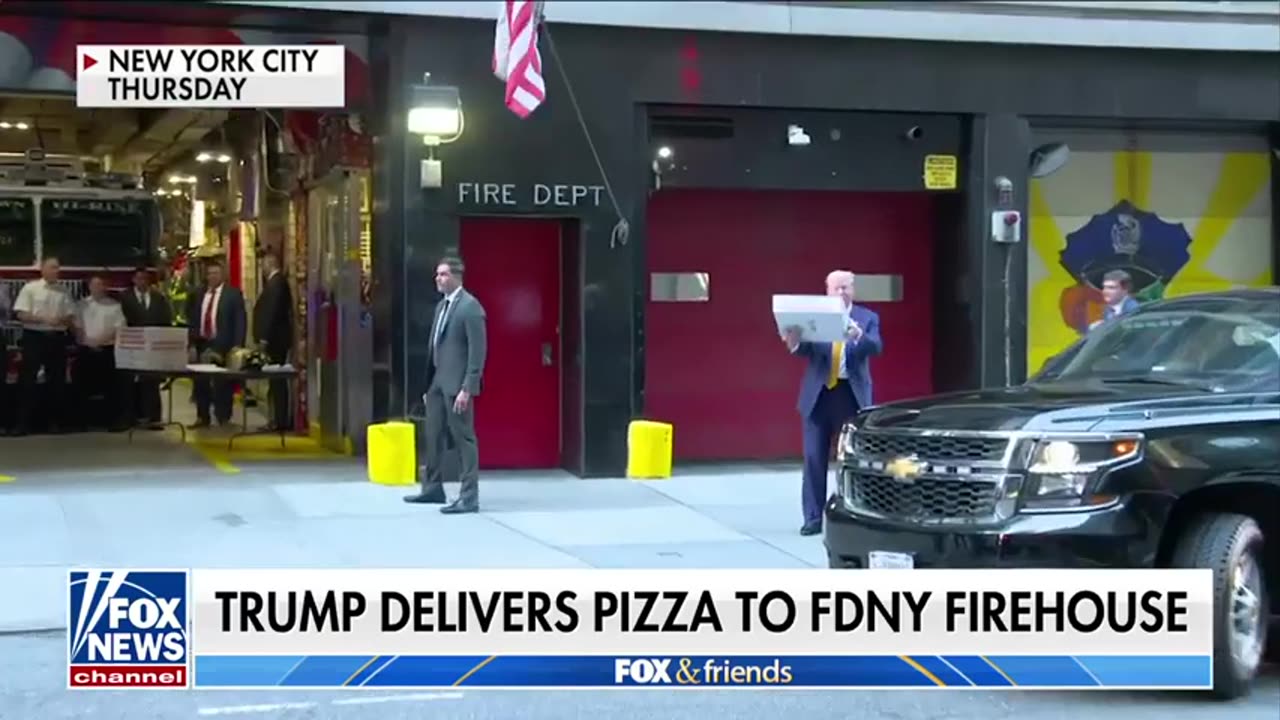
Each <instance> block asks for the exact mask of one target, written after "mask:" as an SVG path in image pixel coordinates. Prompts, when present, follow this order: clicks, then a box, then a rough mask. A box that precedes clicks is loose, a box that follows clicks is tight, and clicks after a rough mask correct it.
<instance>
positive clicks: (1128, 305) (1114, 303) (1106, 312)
mask: <svg viewBox="0 0 1280 720" xmlns="http://www.w3.org/2000/svg"><path fill="white" fill-rule="evenodd" d="M1132 288H1133V278H1131V277H1129V273H1127V272H1125V271H1123V270H1112V271H1111V272H1109V273H1107V274H1106V275H1103V276H1102V300H1103V302H1105V303H1106V304H1107V306H1106V307H1105V308H1103V310H1102V319H1101V320H1098V321H1097V322H1095V323H1093V324H1092V325H1090V326H1089V329H1090V330H1092V329H1094V328H1096V327H1098V326H1099V325H1105V324H1106V323H1109V322H1111V321H1112V320H1115V319H1116V318H1118V317H1120V316H1121V315H1128V314H1129V313H1131V312H1133V311H1134V310H1137V309H1138V301H1137V300H1134V299H1133V296H1131V295H1130V294H1129V293H1130V292H1131V291H1132Z"/></svg>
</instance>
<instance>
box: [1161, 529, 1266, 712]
mask: <svg viewBox="0 0 1280 720" xmlns="http://www.w3.org/2000/svg"><path fill="white" fill-rule="evenodd" d="M1172 564H1173V567H1175V568H1206V569H1209V570H1212V571H1213V694H1214V695H1215V696H1217V697H1219V698H1221V699H1224V700H1233V699H1236V698H1240V697H1244V696H1245V695H1248V694H1249V690H1250V688H1251V687H1252V685H1253V680H1254V678H1255V677H1256V676H1257V674H1258V668H1259V667H1260V665H1261V655H1262V648H1265V647H1266V642H1267V637H1266V633H1267V623H1268V621H1269V619H1270V618H1269V612H1268V610H1269V608H1270V606H1269V605H1268V602H1267V587H1266V578H1265V576H1264V575H1263V570H1262V530H1260V529H1259V528H1258V524H1257V523H1256V522H1254V520H1253V518H1250V517H1248V516H1246V515H1235V514H1211V515H1203V516H1201V517H1198V518H1195V519H1194V520H1192V521H1191V524H1190V525H1189V526H1188V527H1187V528H1186V530H1184V531H1183V533H1182V536H1181V537H1180V538H1178V543H1177V547H1176V548H1175V549H1174V553H1173V562H1172ZM1250 601H1251V602H1252V603H1253V604H1254V606H1255V608H1254V611H1253V613H1252V614H1250V613H1247V612H1241V610H1240V609H1241V608H1243V607H1246V606H1247V605H1248V603H1249V602H1250ZM1242 615H1243V616H1244V617H1243V618H1242ZM1250 616H1252V617H1254V618H1255V620H1253V621H1251V622H1246V621H1245V620H1246V619H1247V618H1248V617H1250ZM1245 629H1247V630H1248V631H1251V633H1252V634H1250V632H1244V633H1241V630H1245ZM1255 642H1256V644H1257V647H1256V648H1254V647H1251V645H1252V644H1253V643H1255ZM1238 654H1241V655H1244V656H1245V657H1244V658H1243V659H1242V658H1240V657H1237V655H1238Z"/></svg>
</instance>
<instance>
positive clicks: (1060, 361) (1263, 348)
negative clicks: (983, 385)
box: [1032, 296, 1280, 392]
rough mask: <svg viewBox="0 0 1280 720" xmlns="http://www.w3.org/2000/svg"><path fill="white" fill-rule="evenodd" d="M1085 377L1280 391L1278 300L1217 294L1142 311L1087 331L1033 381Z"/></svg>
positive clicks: (1230, 390) (1110, 380)
mask: <svg viewBox="0 0 1280 720" xmlns="http://www.w3.org/2000/svg"><path fill="white" fill-rule="evenodd" d="M1082 380H1093V381H1099V382H1106V383H1159V384H1166V383H1167V384H1177V385H1186V386H1189V387H1198V388H1201V389H1204V390H1214V391H1218V392H1251V391H1277V390H1280V301H1277V300H1271V299H1244V298H1241V297H1229V296H1220V297H1216V298H1203V299H1194V300H1193V299H1191V298H1187V299H1184V300H1179V301H1174V302H1169V303H1162V304H1161V305H1160V306H1153V307H1150V308H1144V309H1143V310H1140V311H1138V312H1136V313H1134V314H1132V315H1128V316H1125V317H1122V318H1121V319H1119V320H1116V321H1113V322H1111V323H1108V324H1106V325H1104V326H1102V327H1100V328H1098V329H1096V330H1094V331H1093V332H1091V333H1089V334H1088V335H1087V336H1085V337H1084V338H1083V339H1082V340H1080V342H1078V343H1076V344H1075V345H1074V346H1072V347H1071V348H1070V349H1068V350H1067V351H1066V352H1064V353H1063V354H1061V355H1059V356H1057V357H1055V358H1053V359H1052V360H1050V361H1049V362H1048V363H1046V364H1045V367H1044V369H1043V370H1041V371H1040V373H1039V374H1038V375H1037V376H1036V377H1035V378H1033V380H1032V382H1036V383H1046V382H1078V381H1082Z"/></svg>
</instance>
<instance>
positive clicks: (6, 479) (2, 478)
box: [0, 475, 18, 483]
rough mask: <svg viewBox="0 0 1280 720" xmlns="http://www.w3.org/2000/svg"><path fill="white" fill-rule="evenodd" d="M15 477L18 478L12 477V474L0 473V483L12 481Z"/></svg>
mask: <svg viewBox="0 0 1280 720" xmlns="http://www.w3.org/2000/svg"><path fill="white" fill-rule="evenodd" d="M17 479H18V478H16V477H14V476H12V475H0V483H8V482H13V481H14V480H17Z"/></svg>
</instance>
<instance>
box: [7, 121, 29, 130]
mask: <svg viewBox="0 0 1280 720" xmlns="http://www.w3.org/2000/svg"><path fill="white" fill-rule="evenodd" d="M30 129H31V125H30V124H29V123H25V122H22V121H21V120H19V121H17V122H10V121H8V120H0V130H30Z"/></svg>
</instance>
